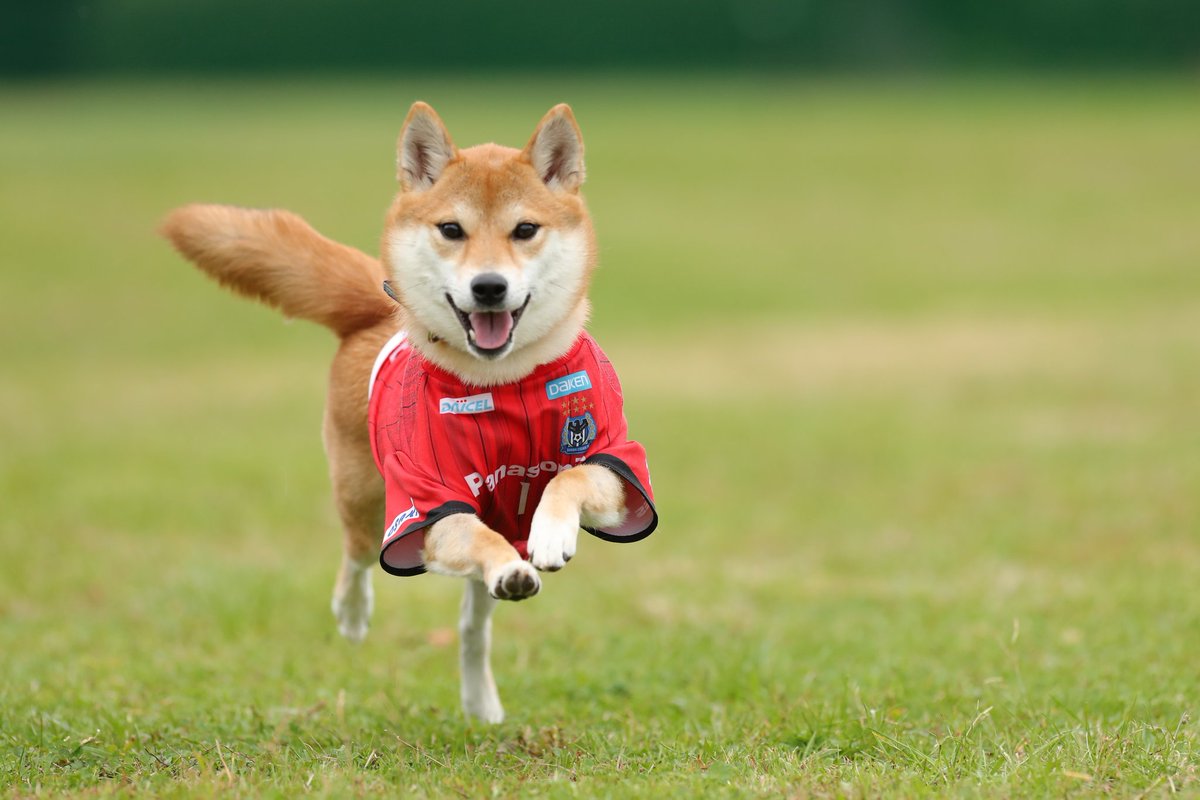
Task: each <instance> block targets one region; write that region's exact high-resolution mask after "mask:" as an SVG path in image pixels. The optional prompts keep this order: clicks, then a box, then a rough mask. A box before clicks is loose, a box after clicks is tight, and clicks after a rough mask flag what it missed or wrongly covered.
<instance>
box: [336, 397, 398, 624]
mask: <svg viewBox="0 0 1200 800" xmlns="http://www.w3.org/2000/svg"><path fill="white" fill-rule="evenodd" d="M335 413H336V412H334V411H333V410H332V409H330V410H328V411H327V413H326V418H325V431H324V432H325V452H326V455H327V456H328V457H329V476H330V479H331V480H332V482H333V499H334V504H335V505H336V506H337V511H338V516H339V517H340V518H341V521H342V530H343V546H342V566H341V568H340V569H339V570H338V576H337V583H335V584H334V587H333V603H332V607H333V616H334V617H335V618H336V619H337V625H338V631H339V632H340V633H341V634H342V636H345V637H346V638H347V639H349V640H350V641H352V642H359V641H362V639H363V637H364V636H366V635H367V623H368V622H369V620H370V617H371V607H372V605H373V592H372V589H371V575H372V573H373V572H374V571H375V569H376V566H375V565H376V564H377V563H378V561H379V546H378V542H379V532H380V531H382V530H383V511H384V492H383V480H382V478H380V477H379V471H378V470H376V469H375V462H374V460H373V459H372V457H371V449H370V444H369V443H368V441H367V439H366V435H365V434H366V424H365V422H364V423H363V425H362V430H361V431H358V430H352V431H346V430H345V426H341V425H338V424H337V422H336V420H334V419H332V417H334V416H335Z"/></svg>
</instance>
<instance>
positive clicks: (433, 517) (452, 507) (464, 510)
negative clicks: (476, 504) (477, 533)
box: [379, 500, 475, 577]
mask: <svg viewBox="0 0 1200 800" xmlns="http://www.w3.org/2000/svg"><path fill="white" fill-rule="evenodd" d="M474 513H475V509H474V508H472V507H471V506H469V505H468V504H466V503H463V502H461V501H459V500H451V501H450V502H449V503H442V504H441V505H440V506H438V507H437V508H435V509H433V510H432V511H430V512H429V513H428V514H426V515H425V519H423V520H421V521H420V522H418V523H417V524H416V525H413V526H412V527H410V528H408V529H407V530H405V531H404V533H402V534H400V535H399V536H397V537H396V538H395V539H392V541H390V542H388V547H391V546H392V545H394V544H395V543H396V542H398V541H400V540H401V539H403V538H404V537H405V536H408V535H409V534H412V533H416V532H417V531H419V530H422V529H424V528H428V527H429V526H430V525H432V524H433V523H435V522H439V521H441V520H443V519H445V518H446V517H448V516H450V515H451V514H474ZM385 552H387V548H386V547H385V548H383V549H382V550H380V551H379V566H381V567H383V571H384V572H386V573H387V574H389V575H399V576H401V577H409V576H410V575H423V574H424V573H425V567H424V566H419V567H407V568H404V567H393V566H389V565H388V563H387V562H385V561H384V560H383V554H384V553H385Z"/></svg>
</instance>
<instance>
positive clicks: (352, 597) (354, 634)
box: [332, 570, 375, 643]
mask: <svg viewBox="0 0 1200 800" xmlns="http://www.w3.org/2000/svg"><path fill="white" fill-rule="evenodd" d="M374 605H375V592H374V590H373V589H372V588H371V573H369V572H367V571H365V570H364V571H362V572H360V573H358V574H357V575H354V576H353V577H352V578H351V579H350V580H347V581H345V582H340V583H339V584H338V585H337V586H335V587H334V590H333V603H332V607H333V616H334V618H335V619H336V620H337V626H338V633H340V634H342V636H345V637H346V638H347V639H349V640H350V641H352V642H355V643H358V642H361V641H362V640H363V639H364V638H365V637H366V635H367V623H368V622H369V621H370V619H371V609H372V608H373V607H374Z"/></svg>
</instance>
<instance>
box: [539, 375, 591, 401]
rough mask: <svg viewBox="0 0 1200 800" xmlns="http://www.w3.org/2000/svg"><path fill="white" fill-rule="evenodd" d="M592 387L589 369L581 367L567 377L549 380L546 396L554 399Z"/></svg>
mask: <svg viewBox="0 0 1200 800" xmlns="http://www.w3.org/2000/svg"><path fill="white" fill-rule="evenodd" d="M590 388H592V379H591V378H589V377H588V374H587V370H585V369H581V370H579V372H572V373H571V374H570V375H568V376H566V377H565V378H555V379H554V380H552V381H547V383H546V397H548V398H550V399H551V400H554V399H556V398H559V397H566V396H567V395H569V394H575V393H576V392H582V391H584V390H585V389H590Z"/></svg>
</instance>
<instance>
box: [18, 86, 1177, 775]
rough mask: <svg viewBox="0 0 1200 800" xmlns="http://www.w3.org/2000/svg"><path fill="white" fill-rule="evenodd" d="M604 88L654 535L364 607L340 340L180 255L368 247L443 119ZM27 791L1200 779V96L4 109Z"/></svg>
mask: <svg viewBox="0 0 1200 800" xmlns="http://www.w3.org/2000/svg"><path fill="white" fill-rule="evenodd" d="M418 97H421V98H424V99H427V100H430V101H431V102H433V103H434V105H435V106H436V107H437V108H438V109H439V110H440V111H441V112H442V114H443V116H444V117H445V119H446V120H447V122H448V124H449V125H450V127H451V130H452V131H453V132H454V134H455V136H456V138H457V139H458V140H459V141H460V142H461V143H464V144H466V143H473V142H476V141H481V140H488V139H495V140H499V141H502V142H506V143H514V144H520V143H523V142H524V141H525V139H526V138H527V136H528V134H529V131H530V130H531V129H532V126H533V124H534V123H535V122H536V120H537V118H538V117H539V115H540V114H541V113H542V112H543V111H544V110H545V108H547V107H549V105H551V104H552V103H553V102H556V101H558V100H561V99H566V100H569V101H571V102H572V103H573V104H574V105H575V107H576V110H577V113H578V115H579V117H580V120H581V122H582V124H583V126H584V132H585V135H586V137H587V144H588V159H589V161H588V164H589V172H590V181H589V185H588V192H589V198H590V201H591V204H592V208H593V211H594V213H595V216H596V219H597V226H598V230H599V233H600V241H601V248H602V264H603V269H602V270H601V272H600V273H599V274H598V276H597V282H596V286H595V292H594V295H595V300H596V313H595V321H594V324H593V330H594V331H595V332H596V334H597V335H598V337H599V338H600V339H601V341H602V342H604V344H605V347H606V349H607V350H608V352H609V353H610V355H612V357H613V358H614V361H615V362H616V363H617V365H618V367H619V368H620V369H621V372H622V377H623V381H624V383H625V389H626V401H627V410H628V413H629V416H630V420H631V425H632V428H633V431H634V433H635V434H636V435H637V436H638V437H639V438H640V439H642V440H643V441H644V442H645V443H646V445H647V447H648V449H649V452H650V457H651V466H652V468H653V470H654V478H655V488H656V492H657V494H658V497H659V501H660V511H661V514H662V519H663V523H662V526H661V527H660V529H659V531H658V532H657V533H656V534H655V536H653V537H651V538H650V539H649V540H647V541H646V542H643V543H641V544H638V545H634V546H629V547H617V546H612V545H606V544H604V543H602V542H599V541H594V540H588V541H585V542H583V543H582V545H581V554H580V557H579V558H578V559H576V560H575V561H573V562H572V564H571V565H570V567H569V568H568V569H567V570H565V571H564V572H563V573H560V574H558V575H553V576H549V578H548V580H547V581H546V587H545V590H544V591H543V593H542V594H541V595H540V596H539V597H537V598H536V599H535V600H532V601H530V602H528V603H523V604H521V605H519V606H515V607H508V606H506V607H503V608H502V609H501V610H500V612H499V614H498V616H497V620H496V652H495V666H496V672H497V677H498V680H499V683H500V685H501V694H502V696H503V698H504V700H505V702H506V705H507V708H508V711H509V720H508V721H507V722H505V723H504V724H502V725H500V726H497V727H494V728H492V727H486V726H481V725H478V724H473V723H470V722H467V721H465V720H464V719H463V718H462V717H461V715H460V712H459V710H458V700H457V691H458V689H457V686H458V677H457V670H456V655H455V636H454V632H453V629H454V622H455V619H456V613H457V603H458V598H459V591H460V588H459V586H458V584H457V583H456V582H454V581H450V580H445V579H440V578H437V577H432V576H430V577H424V578H419V579H411V580H405V579H394V578H388V577H386V576H384V575H382V574H380V575H379V576H378V579H377V588H378V597H377V609H376V617H375V620H374V624H373V627H372V631H371V635H370V637H369V638H368V641H367V642H366V643H365V644H364V645H363V646H361V647H352V646H350V645H349V644H347V643H345V642H343V641H341V640H340V639H339V638H338V637H337V636H336V634H335V631H334V626H333V622H332V618H331V616H330V614H329V611H328V597H329V592H330V589H331V585H332V578H333V570H334V567H335V564H336V561H337V558H338V553H339V549H340V542H339V534H338V532H337V528H336V524H335V520H334V515H333V513H332V510H331V504H330V501H329V498H328V489H327V486H326V480H325V466H324V461H323V457H322V454H321V448H320V440H319V435H318V428H319V421H320V415H321V402H322V394H323V380H324V373H325V369H326V363H327V360H328V358H329V357H330V355H331V353H332V348H333V342H332V340H331V338H330V337H329V336H328V335H327V334H326V333H325V332H324V331H322V330H320V329H317V328H315V327H314V326H309V325H307V324H294V325H289V324H284V323H281V322H280V320H279V319H278V318H277V317H276V316H275V315H274V314H272V313H271V312H268V311H266V310H264V309H261V308H258V307H255V306H253V305H251V304H248V303H245V302H243V301H240V300H235V299H234V298H232V297H229V296H226V295H224V294H222V293H221V292H219V291H218V290H217V289H215V288H214V287H213V286H212V285H210V284H209V283H207V282H206V281H205V280H204V279H203V278H202V277H201V276H199V275H198V274H197V273H195V272H194V271H193V270H192V269H190V268H189V267H187V266H186V265H185V264H184V263H182V262H181V261H180V260H179V259H178V258H177V257H175V256H174V255H173V254H172V253H171V252H170V251H169V249H168V248H167V246H166V245H165V244H163V243H162V242H161V241H158V240H157V239H156V238H155V237H154V236H153V233H152V231H153V228H154V226H155V224H156V221H157V219H158V218H159V217H160V216H161V215H162V214H163V213H164V212H165V211H166V210H167V209H169V208H170V207H172V206H174V205H177V204H180V203H183V202H188V201H192V200H209V201H225V202H234V203H240V204H245V205H278V206H284V207H288V208H292V209H294V210H297V211H299V212H301V213H303V214H305V215H306V216H307V217H308V218H309V219H310V220H311V221H312V222H313V223H314V224H315V225H316V226H317V227H318V228H320V229H321V230H323V231H325V232H326V233H328V234H330V235H332V236H334V237H336V238H338V239H341V240H344V241H348V242H351V243H353V244H356V245H358V246H360V247H363V248H364V249H367V250H371V251H374V250H375V249H376V248H375V242H376V240H377V237H378V235H379V228H380V223H381V219H382V214H383V210H384V208H385V206H386V204H387V202H388V200H389V197H390V194H391V192H392V188H393V183H392V178H391V171H392V164H393V154H392V146H393V142H394V137H395V135H396V132H397V130H398V127H399V124H400V122H401V120H402V118H403V114H404V112H405V110H406V108H407V105H408V103H409V102H410V101H411V100H414V99H417V98H418ZM0 105H2V106H3V108H4V119H5V121H4V125H3V126H0V176H2V177H0V343H2V344H3V351H2V352H3V356H2V357H0V358H2V360H0V364H2V367H3V370H2V373H0V509H2V511H3V513H2V514H0V785H3V786H6V787H7V792H8V794H10V795H12V796H30V795H35V796H38V795H57V794H76V795H79V796H89V797H91V796H97V795H99V796H107V795H121V794H143V793H150V792H153V793H159V794H163V795H167V796H195V797H207V796H211V795H213V794H215V793H217V792H222V793H232V794H241V795H258V794H265V795H274V796H279V797H294V796H298V795H303V794H312V795H317V796H322V795H323V796H333V797H340V796H347V795H362V796H370V795H377V794H380V793H389V794H412V795H417V796H422V795H427V796H439V797H441V796H454V795H461V796H465V797H480V796H486V795H492V796H501V797H511V796H518V795H520V796H550V797H560V796H562V797H565V796H585V797H591V796H628V795H644V796H653V797H662V796H675V797H695V796H706V797H707V796H746V795H749V796H755V795H762V796H770V797H779V796H797V797H803V796H809V795H813V796H877V795H880V794H890V795H896V796H946V795H954V796H966V797H973V796H982V797H1013V796H1029V797H1044V796H1064V795H1071V796H1075V795H1115V796H1130V797H1133V796H1143V795H1145V794H1149V795H1152V796H1155V795H1166V794H1169V793H1171V792H1174V791H1181V792H1185V793H1190V794H1193V795H1194V794H1196V793H1198V792H1200V776H1198V774H1197V771H1198V767H1200V739H1198V736H1197V732H1196V722H1195V717H1196V712H1197V705H1198V692H1200V589H1198V587H1200V539H1198V538H1197V536H1198V534H1200V424H1198V423H1197V409H1200V192H1197V186H1200V148H1198V147H1197V142H1200V105H1197V104H1196V102H1195V86H1194V85H1193V84H1187V83H1171V82H1165V81H1164V82H1120V81H1109V82H1107V83H1101V82H1098V81H1097V82H1091V83H1067V82H1064V83H1056V84H1048V85H1024V84H1020V83H1012V82H990V83H988V82H975V83H944V84H930V85H919V84H896V85H870V84H865V83H856V82H851V81H843V82H832V81H831V82H801V81H796V82H793V81H786V80H780V79H752V78H749V77H747V78H726V79H715V78H714V79H704V80H695V81H688V80H684V79H674V80H669V79H658V80H648V79H640V78H634V77H632V76H631V77H627V78H625V79H622V80H617V79H613V80H599V79H589V80H585V81H574V80H569V79H566V78H563V79H558V80H555V81H533V80H516V79H513V80H501V79H491V80H490V81H488V82H480V81H471V80H466V79H463V80H455V81H448V80H442V81H436V82H431V81H415V80H414V81H410V82H401V81H395V82H392V83H382V82H376V83H368V82H361V83H351V82H344V83H337V82H308V83H296V82H286V83H284V82H280V83H246V84H201V83H195V84H159V85H113V84H96V85H61V86H54V85H51V86H39V87H24V88H14V87H9V88H7V89H4V90H2V91H0Z"/></svg>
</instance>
